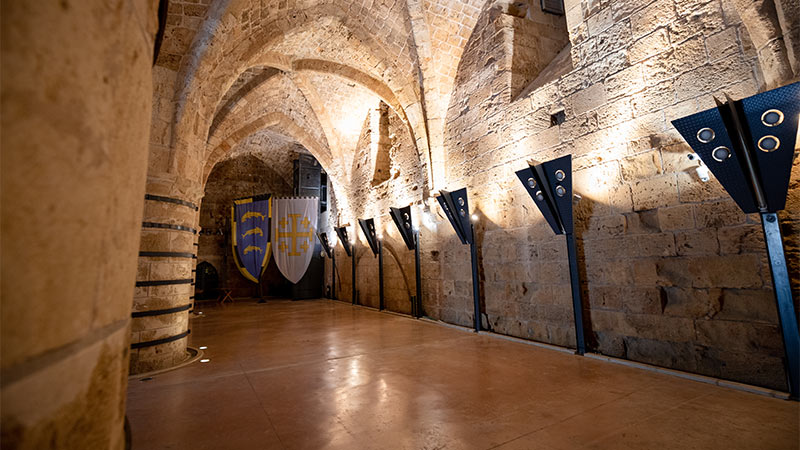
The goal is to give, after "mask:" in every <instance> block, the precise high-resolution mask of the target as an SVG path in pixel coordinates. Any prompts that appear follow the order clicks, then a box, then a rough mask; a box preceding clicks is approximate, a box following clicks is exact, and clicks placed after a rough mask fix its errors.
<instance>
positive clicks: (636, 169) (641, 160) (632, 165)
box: [620, 151, 662, 181]
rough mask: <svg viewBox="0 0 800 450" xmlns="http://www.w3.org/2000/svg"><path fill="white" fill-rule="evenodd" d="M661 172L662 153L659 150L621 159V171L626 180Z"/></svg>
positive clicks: (651, 175)
mask: <svg viewBox="0 0 800 450" xmlns="http://www.w3.org/2000/svg"><path fill="white" fill-rule="evenodd" d="M661 172H662V170H661V155H660V154H659V152H657V151H650V152H646V153H642V154H639V155H635V156H629V157H627V158H623V159H621V160H620V173H621V174H622V178H623V179H624V180H625V181H637V180H641V179H645V178H652V177H654V176H656V175H659V174H660V173H661Z"/></svg>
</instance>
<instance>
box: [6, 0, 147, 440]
mask: <svg viewBox="0 0 800 450" xmlns="http://www.w3.org/2000/svg"><path fill="white" fill-rule="evenodd" d="M1 8H2V11H1V12H0V17H1V20H2V26H1V27H0V28H2V65H1V66H0V70H1V71H2V72H1V75H0V79H2V114H1V116H2V118H1V119H0V120H2V132H1V133H0V136H2V149H3V150H2V164H0V166H1V167H2V169H1V170H2V174H1V175H0V178H1V179H2V188H1V189H0V191H2V201H1V203H2V229H3V238H2V239H3V244H2V261H3V264H2V281H1V282H0V283H2V286H3V288H2V289H3V294H2V308H0V330H1V333H2V338H0V352H2V360H1V361H0V366H1V368H2V373H1V374H0V379H1V380H2V384H1V385H0V386H1V391H0V394H1V395H0V396H1V397H2V406H1V407H0V410H2V413H1V417H0V422H1V423H2V426H1V428H2V436H0V440H2V446H3V448H4V449H5V448H8V449H50V448H81V449H121V448H123V447H124V430H123V423H124V417H125V393H126V392H125V391H126V388H127V374H128V355H129V351H128V349H129V336H130V335H129V326H130V313H131V298H132V296H133V288H134V279H135V274H136V254H137V251H138V246H139V229H140V228H141V216H142V206H143V203H144V198H143V196H144V188H145V176H146V170H147V151H146V148H147V144H148V142H147V141H148V130H149V124H150V114H151V98H152V61H153V39H154V36H155V33H156V28H157V14H156V8H157V2H156V1H148V2H142V1H135V0H114V1H109V0H81V1H69V2H63V1H62V2H49V1H3V2H2V6H1Z"/></svg>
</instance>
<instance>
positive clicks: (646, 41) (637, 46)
mask: <svg viewBox="0 0 800 450" xmlns="http://www.w3.org/2000/svg"><path fill="white" fill-rule="evenodd" d="M668 48H669V35H668V33H667V29H666V28H658V29H656V30H655V31H652V32H651V33H649V34H646V35H644V36H642V37H640V38H639V39H637V40H636V41H634V42H633V44H631V46H630V47H629V48H628V61H630V63H631V64H636V63H638V62H640V61H643V60H645V59H647V58H649V57H651V56H653V55H656V54H658V53H661V52H663V51H665V50H667V49H668Z"/></svg>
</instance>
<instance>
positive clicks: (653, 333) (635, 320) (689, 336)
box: [625, 314, 695, 342]
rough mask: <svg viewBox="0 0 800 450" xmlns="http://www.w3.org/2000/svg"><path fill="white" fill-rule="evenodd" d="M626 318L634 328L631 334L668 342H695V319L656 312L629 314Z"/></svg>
mask: <svg viewBox="0 0 800 450" xmlns="http://www.w3.org/2000/svg"><path fill="white" fill-rule="evenodd" d="M625 320H626V321H627V323H628V325H629V326H630V328H631V329H632V332H631V333H630V334H629V336H635V337H641V338H645V339H653V340H658V341H668V342H693V341H694V340H695V327H694V321H693V320H691V319H686V318H682V317H671V316H662V315H660V314H659V315H654V314H627V315H626V316H625Z"/></svg>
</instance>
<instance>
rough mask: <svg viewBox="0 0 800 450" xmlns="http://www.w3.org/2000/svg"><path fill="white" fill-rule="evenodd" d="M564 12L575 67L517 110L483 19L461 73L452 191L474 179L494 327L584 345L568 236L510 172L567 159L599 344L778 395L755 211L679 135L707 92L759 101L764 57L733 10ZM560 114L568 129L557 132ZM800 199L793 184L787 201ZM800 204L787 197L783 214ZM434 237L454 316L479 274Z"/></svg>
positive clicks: (703, 6) (595, 5)
mask: <svg viewBox="0 0 800 450" xmlns="http://www.w3.org/2000/svg"><path fill="white" fill-rule="evenodd" d="M567 6H568V7H569V8H570V9H569V13H568V20H569V23H568V25H569V27H570V39H571V44H572V60H573V61H572V62H573V66H574V67H575V69H573V70H572V71H571V72H570V73H567V74H565V75H563V76H561V77H558V78H556V79H553V80H551V81H550V82H548V83H544V84H543V85H542V86H541V87H540V88H538V89H536V90H534V91H533V92H531V93H530V94H528V95H527V96H525V97H523V98H520V99H518V100H516V101H513V102H511V101H509V99H510V97H511V96H510V95H509V89H510V86H509V84H508V83H505V82H503V81H504V80H503V78H502V73H498V72H501V71H502V68H501V67H497V68H494V67H492V65H488V66H487V65H484V61H486V60H487V59H490V58H494V60H495V61H501V60H502V57H503V55H502V54H497V52H503V51H504V47H503V46H502V45H500V43H499V42H498V38H497V35H495V34H493V33H492V31H491V30H492V26H493V25H496V24H498V20H497V19H495V20H492V19H493V18H492V13H491V11H489V13H488V14H486V15H488V16H489V17H488V18H486V19H479V24H480V23H481V22H482V21H483V23H486V27H484V28H480V27H479V30H480V34H477V33H478V31H476V34H474V35H473V37H472V38H471V40H470V42H469V43H468V44H467V50H466V51H465V54H464V57H463V58H462V61H461V66H462V67H461V68H460V69H459V73H460V74H461V73H463V74H464V76H463V77H460V76H459V77H457V80H460V81H459V82H460V84H458V85H457V86H456V89H455V93H454V96H453V99H452V102H451V109H450V111H451V112H450V113H449V115H448V124H447V126H448V131H449V132H450V133H449V135H448V138H447V141H446V148H447V150H448V162H449V164H448V167H447V168H448V170H449V172H448V175H449V183H448V186H451V187H452V188H458V187H462V186H464V185H466V186H467V187H468V188H469V191H470V201H471V202H472V205H474V206H473V209H475V210H477V211H480V213H481V221H480V224H479V226H478V229H479V231H478V234H479V236H480V235H482V236H481V237H480V238H479V242H480V245H481V250H482V252H481V253H482V255H481V256H482V258H481V260H482V273H483V278H484V284H483V294H484V301H485V311H486V313H487V315H488V323H489V324H490V325H491V327H492V328H493V329H494V330H495V331H498V332H501V333H504V334H511V335H515V336H521V337H525V338H532V339H536V340H541V341H545V342H550V343H555V344H558V345H568V346H573V345H574V343H573V340H574V331H573V330H572V324H571V320H572V319H571V310H570V306H569V301H570V294H569V284H568V283H569V278H568V273H567V267H566V251H565V248H564V243H563V238H557V237H553V236H551V232H550V230H549V228H548V227H546V225H545V224H544V223H543V220H542V219H541V216H540V214H539V213H538V211H536V209H535V207H534V205H533V204H532V202H531V201H529V199H528V198H526V196H525V192H524V190H523V189H522V187H521V186H519V182H518V181H517V180H516V179H515V178H514V174H513V171H514V170H518V169H520V168H522V167H524V166H525V161H526V160H527V159H528V158H534V159H538V160H547V159H551V158H553V157H555V156H560V155H563V154H567V153H571V154H572V155H573V158H574V160H573V165H574V171H575V192H576V193H579V194H581V195H582V197H583V198H582V200H581V201H580V202H578V204H577V205H576V220H577V224H576V227H577V229H578V236H579V238H580V242H581V246H580V247H581V248H580V249H579V253H580V256H579V257H580V259H581V263H580V266H581V270H582V272H583V274H584V285H583V290H584V294H585V302H586V304H585V308H586V310H587V311H586V313H587V314H586V316H587V318H588V322H589V323H590V324H591V325H590V326H591V329H592V332H593V333H592V334H591V338H592V341H593V345H594V346H595V347H596V349H597V350H598V351H600V352H602V353H605V354H610V355H613V356H619V357H623V358H629V359H633V360H638V361H643V362H648V363H652V364H656V365H661V366H667V367H673V368H678V369H682V370H688V371H691V372H699V373H703V374H707V375H712V376H719V377H723V378H732V379H737V380H741V381H745V382H750V383H754V384H760V385H766V386H770V387H777V388H784V387H785V385H784V377H783V366H782V362H781V357H782V352H783V349H782V344H781V339H780V334H779V331H778V328H777V315H776V312H775V307H774V300H773V298H772V291H771V281H770V274H769V268H768V266H767V264H766V260H765V251H764V248H763V243H762V242H760V237H759V235H760V231H759V225H758V218H757V217H755V216H745V215H744V214H742V213H740V212H739V211H738V209H737V208H736V206H735V205H734V203H733V202H732V201H731V200H730V199H729V198H728V197H727V195H726V194H725V193H724V192H723V191H722V190H721V188H720V186H719V185H718V183H717V182H716V181H715V180H713V179H712V180H711V181H709V182H708V183H702V182H700V181H699V180H698V179H697V176H696V175H695V174H694V171H693V168H692V167H690V166H691V165H690V163H689V161H688V159H686V156H685V155H686V154H687V153H689V149H688V147H687V146H686V145H685V144H683V142H682V141H681V140H680V138H679V136H678V135H677V134H676V132H675V131H674V130H673V129H672V127H671V125H670V124H669V120H670V119H672V118H678V117H681V116H683V115H686V114H689V113H692V112H695V111H698V110H701V109H705V108H708V107H711V106H713V100H712V98H711V95H709V94H714V93H721V92H723V91H724V92H727V93H729V94H730V95H732V96H733V97H734V98H741V97H744V96H747V95H752V94H754V93H756V92H757V89H758V86H759V83H760V81H759V80H760V78H759V72H758V61H757V58H756V54H755V52H754V49H753V47H752V45H751V44H750V42H749V38H748V35H747V32H746V30H744V28H743V27H742V24H741V21H740V19H739V17H738V15H737V14H736V11H735V9H733V8H731V7H730V5H728V4H727V2H705V1H703V2H693V1H680V2H672V1H660V0H659V1H656V2H653V3H650V4H648V5H642V4H640V3H637V2H613V3H609V4H605V3H601V2H591V3H590V4H587V3H585V2H584V3H580V2H567ZM462 70H463V72H462ZM558 110H564V112H565V116H566V121H565V122H564V123H563V124H562V125H560V126H552V127H551V126H550V121H549V118H550V115H551V114H552V113H554V112H556V111H558ZM796 177H797V171H796V170H795V178H796ZM796 188H797V181H796V180H795V181H794V182H793V188H792V189H793V192H792V195H791V198H792V199H796V198H797V193H796ZM797 207H798V205H797V204H796V202H795V200H790V202H789V205H788V206H787V211H792V210H794V211H797ZM789 216H790V214H784V217H785V219H786V224H785V229H786V231H787V235H788V236H787V240H788V245H787V247H788V248H787V250H789V257H790V258H792V257H794V258H795V259H796V255H797V248H796V240H797V237H796V234H795V232H794V230H795V229H796V226H797V225H796V222H795V221H794V220H796V219H794V218H792V219H790V218H789ZM441 228H442V227H441V226H440V230H439V231H440V233H439V234H440V235H441ZM444 228H446V232H447V233H448V234H449V233H451V230H449V225H448V224H447V223H444ZM441 239H442V240H441V241H440V242H441V244H440V245H441V246H442V247H443V248H444V251H443V255H444V258H443V260H444V261H445V264H444V265H443V267H442V279H441V283H442V298H441V300H440V302H441V303H442V304H445V305H447V308H445V309H443V311H442V313H441V314H442V317H443V318H444V310H447V309H454V310H459V309H460V310H462V311H463V310H464V308H465V307H468V306H469V303H468V302H466V301H465V299H466V298H468V296H469V291H468V290H467V283H468V281H469V277H468V273H469V272H468V255H467V253H466V248H464V249H460V248H458V247H459V245H454V244H455V242H456V241H455V239H454V238H448V237H442V238H441ZM454 247H455V248H454ZM451 266H452V267H451ZM462 274H466V275H462ZM794 277H795V280H796V279H797V268H796V265H795V266H794ZM431 281H439V280H431ZM796 288H797V286H796V284H795V290H796ZM429 297H430V296H429ZM431 301H434V302H435V300H431ZM429 309H430V308H429ZM467 311H468V309H467ZM451 314H452V313H451ZM467 316H468V314H467ZM465 319H466V317H464V315H463V314H462V317H460V318H459V319H456V320H455V322H458V323H462V324H463V323H465V322H466V321H465ZM450 320H452V319H450Z"/></svg>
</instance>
